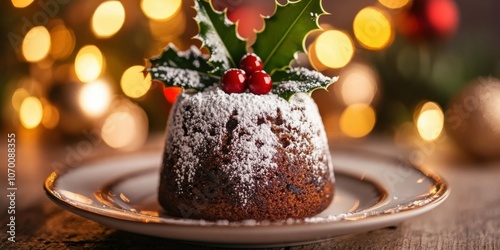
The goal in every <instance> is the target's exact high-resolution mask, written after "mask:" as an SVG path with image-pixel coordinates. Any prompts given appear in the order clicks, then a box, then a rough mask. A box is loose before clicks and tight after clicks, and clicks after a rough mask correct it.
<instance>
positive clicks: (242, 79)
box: [220, 69, 247, 94]
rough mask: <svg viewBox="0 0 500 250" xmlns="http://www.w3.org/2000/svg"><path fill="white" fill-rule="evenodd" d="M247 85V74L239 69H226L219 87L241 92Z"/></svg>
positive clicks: (227, 91) (229, 92)
mask: <svg viewBox="0 0 500 250" xmlns="http://www.w3.org/2000/svg"><path fill="white" fill-rule="evenodd" d="M246 85H247V76H246V75H245V71H243V70H241V69H228V70H226V72H224V75H223V76H222V80H221V84H220V87H221V89H222V90H224V92H226V93H228V94H231V93H243V91H245V89H246Z"/></svg>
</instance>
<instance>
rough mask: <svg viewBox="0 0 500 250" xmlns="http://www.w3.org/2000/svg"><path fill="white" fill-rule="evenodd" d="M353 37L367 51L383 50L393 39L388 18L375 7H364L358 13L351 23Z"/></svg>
mask: <svg viewBox="0 0 500 250" xmlns="http://www.w3.org/2000/svg"><path fill="white" fill-rule="evenodd" d="M353 29H354V36H355V37H356V39H357V40H358V42H359V43H360V44H361V45H363V46H364V47H366V48H368V49H374V50H377V49H383V48H385V47H386V46H387V45H389V44H390V43H391V41H392V38H393V35H394V34H393V28H392V25H391V22H390V21H389V18H388V17H387V16H386V15H385V14H384V13H383V12H382V11H381V10H379V9H377V8H375V7H366V8H364V9H362V10H361V11H359V12H358V14H357V15H356V17H355V18H354V23H353Z"/></svg>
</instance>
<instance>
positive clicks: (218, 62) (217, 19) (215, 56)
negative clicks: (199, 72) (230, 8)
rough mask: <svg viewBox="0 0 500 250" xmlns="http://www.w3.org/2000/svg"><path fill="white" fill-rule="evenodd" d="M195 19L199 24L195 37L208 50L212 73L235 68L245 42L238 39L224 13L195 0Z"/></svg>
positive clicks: (243, 50) (242, 53) (220, 74)
mask: <svg viewBox="0 0 500 250" xmlns="http://www.w3.org/2000/svg"><path fill="white" fill-rule="evenodd" d="M194 8H195V10H196V11H197V14H196V17H195V20H196V21H197V23H198V25H199V33H198V35H196V38H197V39H199V40H201V41H202V43H203V46H204V47H206V48H208V50H210V54H211V55H210V59H209V60H208V62H209V63H210V64H211V65H212V66H213V67H214V69H213V71H212V72H211V73H212V74H215V75H218V76H222V75H223V73H224V71H226V70H227V69H229V68H236V67H237V66H238V63H239V61H240V59H241V58H242V57H243V56H244V55H245V54H246V42H245V41H243V40H241V39H239V38H238V36H237V34H236V29H235V27H234V24H233V23H231V21H229V20H228V19H227V18H226V15H225V13H221V14H219V13H216V12H215V10H214V9H213V8H212V6H211V5H210V3H209V2H206V1H204V0H196V1H195V5H194Z"/></svg>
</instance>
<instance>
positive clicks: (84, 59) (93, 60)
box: [75, 45, 104, 82]
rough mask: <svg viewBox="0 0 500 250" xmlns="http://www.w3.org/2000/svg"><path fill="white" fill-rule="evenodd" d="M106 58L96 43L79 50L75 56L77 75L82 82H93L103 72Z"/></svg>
mask: <svg viewBox="0 0 500 250" xmlns="http://www.w3.org/2000/svg"><path fill="white" fill-rule="evenodd" d="M103 64H104V58H103V56H102V53H101V51H100V50H99V48H97V47H96V46H94V45H87V46H85V47H83V48H81V49H80V51H78V54H77V55H76V58H75V72H76V76H77V77H78V79H80V81H82V82H91V81H94V80H95V79H97V77H99V75H100V74H101V71H102V67H103Z"/></svg>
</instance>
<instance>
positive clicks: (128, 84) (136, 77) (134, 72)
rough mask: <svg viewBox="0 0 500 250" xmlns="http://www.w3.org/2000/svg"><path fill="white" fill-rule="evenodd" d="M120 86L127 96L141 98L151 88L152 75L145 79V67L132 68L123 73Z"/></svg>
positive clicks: (136, 66)
mask: <svg viewBox="0 0 500 250" xmlns="http://www.w3.org/2000/svg"><path fill="white" fill-rule="evenodd" d="M120 86H121V88H122V91H123V93H124V94H125V95H126V96H128V97H132V98H139V97H141V96H143V95H145V94H146V93H147V92H148V91H149V88H151V75H150V74H147V75H146V77H144V66H141V65H135V66H132V67H130V68H128V69H127V70H125V72H123V75H122V78H121V80H120Z"/></svg>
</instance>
